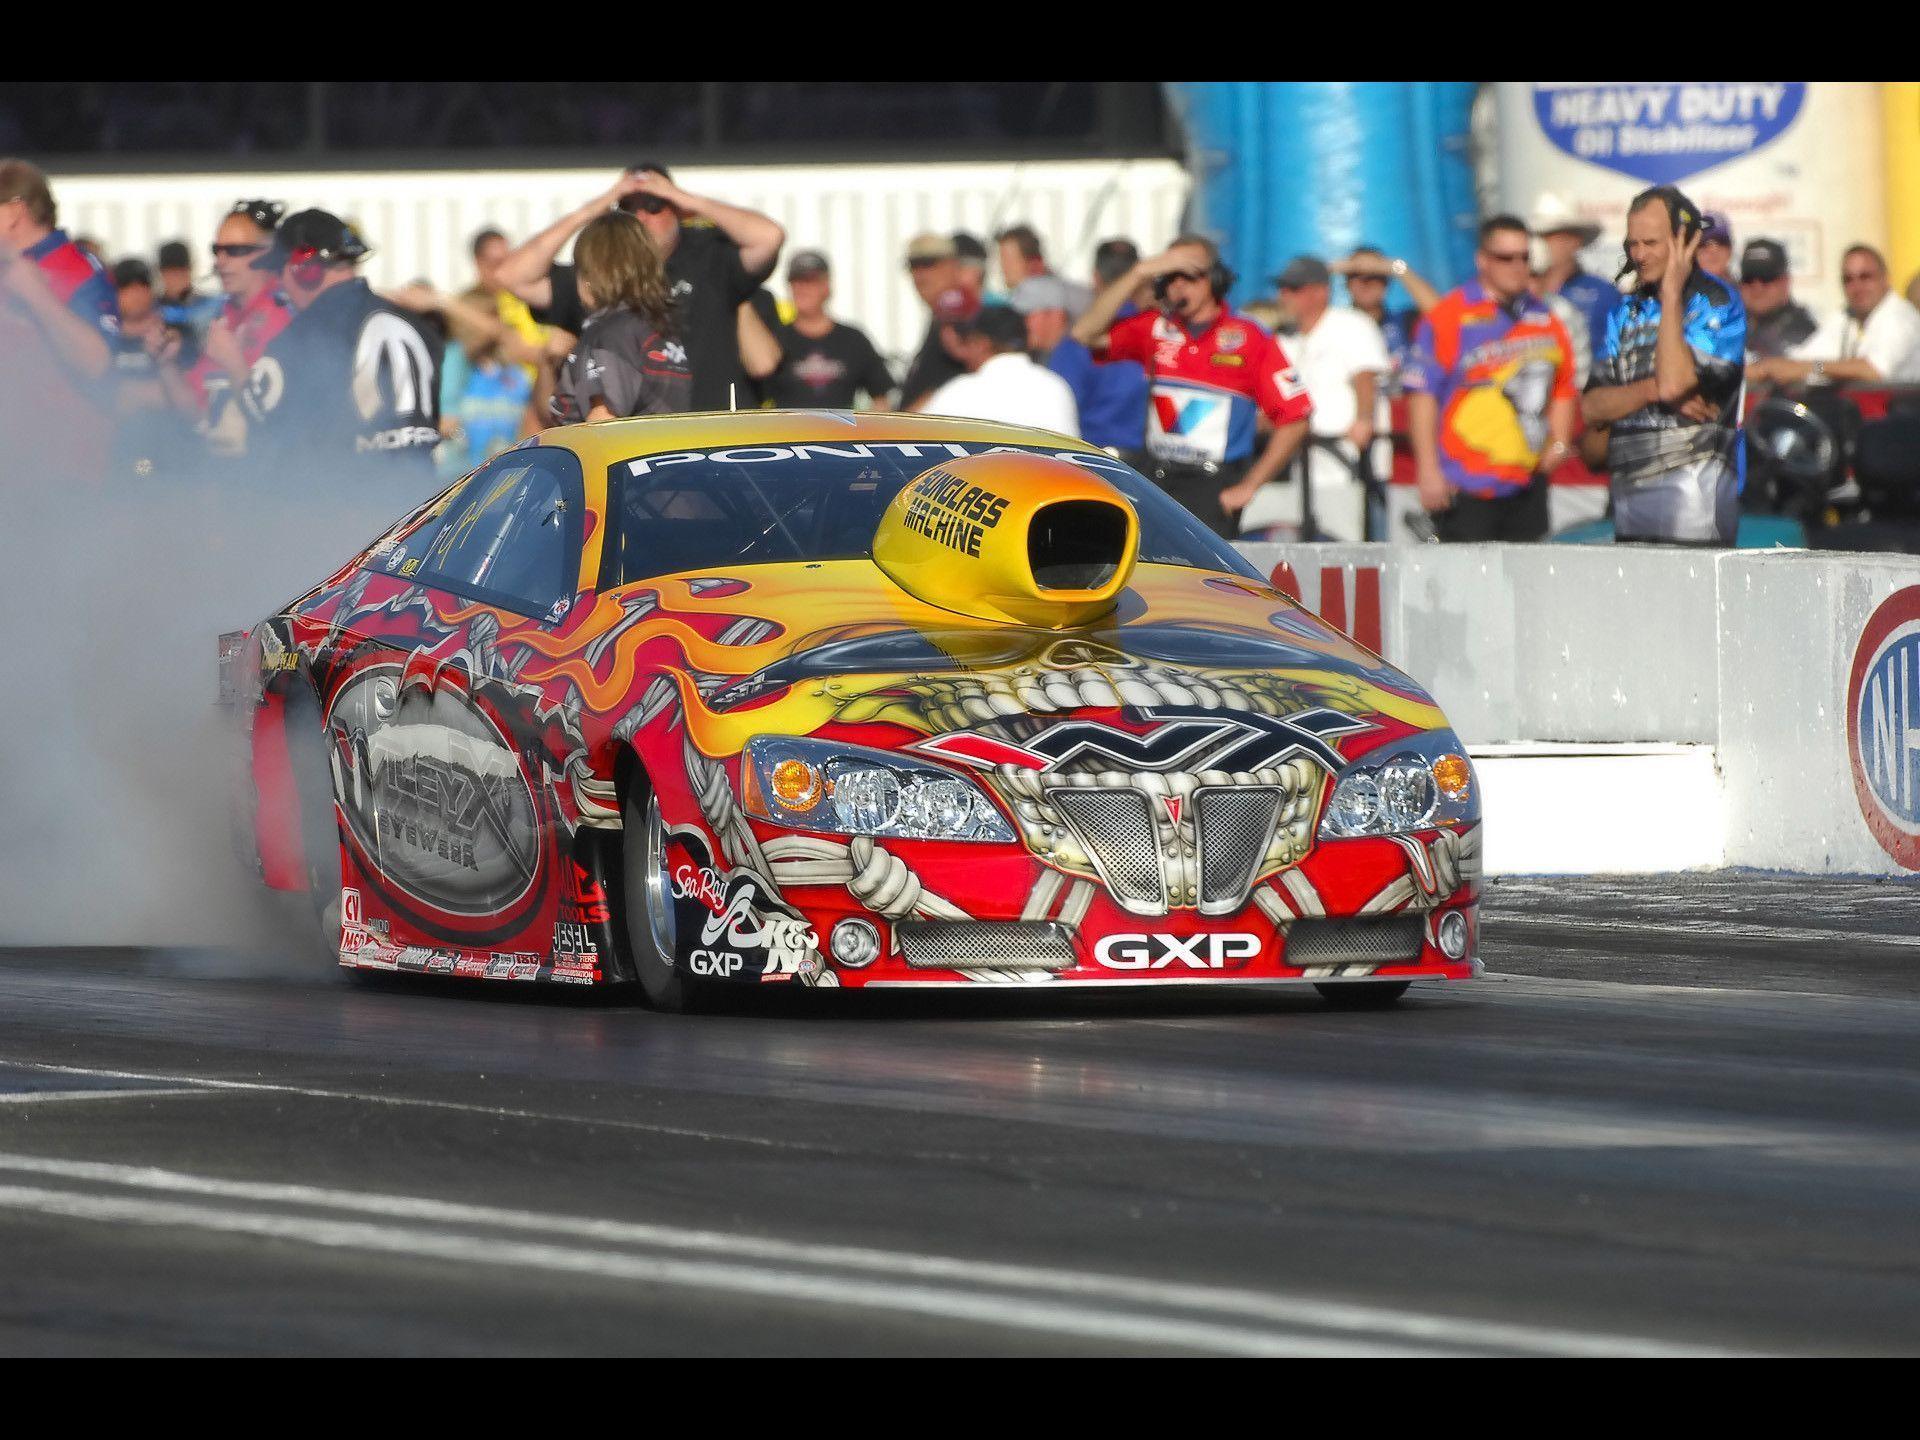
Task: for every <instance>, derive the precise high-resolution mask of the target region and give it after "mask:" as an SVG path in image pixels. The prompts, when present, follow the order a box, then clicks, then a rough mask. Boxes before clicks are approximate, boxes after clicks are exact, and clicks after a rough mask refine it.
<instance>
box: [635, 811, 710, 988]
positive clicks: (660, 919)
mask: <svg viewBox="0 0 1920 1440" xmlns="http://www.w3.org/2000/svg"><path fill="white" fill-rule="evenodd" d="M620 814H621V823H622V825H623V826H624V837H625V843H624V844H623V845H622V846H621V856H620V866H621V881H622V890H623V894H624V896H625V905H624V906H623V909H624V910H625V912H626V913H625V914H624V915H623V916H622V917H621V920H622V923H623V924H624V925H625V926H626V930H627V948H628V949H629V950H630V951H631V952H632V954H633V968H634V973H635V974H636V975H637V976H638V977H639V979H640V993H641V994H642V995H644V996H645V997H646V1002H647V1004H648V1006H649V1007H651V1008H652V1009H655V1010H659V1011H663V1012H664V1013H666V1014H669V1015H685V1014H689V1013H691V1012H693V1011H696V1010H698V1009H700V1007H701V1005H702V1003H703V1001H704V1000H705V999H706V998H707V997H706V990H707V987H706V986H705V985H703V984H701V983H700V982H699V981H698V980H696V979H694V978H693V977H692V976H691V975H687V974H685V973H683V972H682V971H681V970H680V969H679V967H678V966H676V965H675V963H674V957H675V956H676V955H677V954H678V953H679V943H678V935H677V930H678V926H677V923H676V914H675V909H674V903H673V885H672V882H671V880H670V878H669V876H668V874H667V827H666V822H665V821H663V820H662V819H661V818H660V800H659V797H658V796H656V795H655V794H654V793H653V790H652V788H651V787H650V786H648V785H647V784H646V783H645V782H644V781H642V780H638V779H636V780H635V782H634V785H633V788H632V790H631V791H630V792H629V794H628V795H627V798H626V800H625V801H624V802H623V803H622V805H621V811H620Z"/></svg>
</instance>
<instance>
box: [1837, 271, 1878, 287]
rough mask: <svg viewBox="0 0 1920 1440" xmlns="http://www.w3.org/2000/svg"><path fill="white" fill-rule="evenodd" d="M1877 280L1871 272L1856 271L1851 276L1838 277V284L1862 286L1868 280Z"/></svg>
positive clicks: (1874, 273)
mask: <svg viewBox="0 0 1920 1440" xmlns="http://www.w3.org/2000/svg"><path fill="white" fill-rule="evenodd" d="M1879 278H1880V276H1879V275H1878V274H1877V273H1876V272H1874V271H1872V270H1856V271H1854V273H1853V274H1851V275H1842V276H1841V277H1840V283H1841V284H1842V285H1863V284H1865V283H1866V282H1867V281H1869V280H1878V279H1879Z"/></svg>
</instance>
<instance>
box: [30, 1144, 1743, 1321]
mask: <svg viewBox="0 0 1920 1440" xmlns="http://www.w3.org/2000/svg"><path fill="white" fill-rule="evenodd" d="M0 1172H10V1173H12V1174H15V1175H20V1176H29V1175H30V1176H35V1177H41V1178H46V1179H60V1180H66V1181H69V1182H83V1183H87V1184H93V1185H105V1186H113V1187H117V1188H118V1189H119V1190H120V1191H122V1192H127V1191H133V1192H148V1193H146V1194H135V1195H127V1194H124V1193H123V1194H119V1195H113V1194H106V1195H103V1194H98V1193H90V1192H85V1191H70V1190H51V1189H44V1188H41V1187H37V1186H24V1185H0V1208H12V1209H23V1210H32V1211H38V1212H40V1213H43V1214H49V1215H57V1216H63V1217H67V1218H73V1219H86V1220H101V1221H111V1222H126V1223H135V1224H152V1225H177V1226H186V1227H189V1228H194V1229H202V1230H212V1231H217V1232H226V1233H237V1234H246V1235H254V1236H261V1237H265V1238H271V1239H280V1240H293V1241H299V1242H304V1243H308V1244H313V1245H321V1246H329V1247H338V1248H349V1249H363V1250H374V1251H381V1252H385V1253H392V1254H406V1255H414V1256H419V1257H422V1258H431V1259H444V1260H452V1261H458V1262H460V1263H463V1264H490V1265H503V1266H518V1267H531V1268H536V1269H546V1270H556V1271H565V1272H570V1273H579V1274H591V1275H603V1276H610V1277H612V1278H615V1279H627V1280H635V1281H641V1282H649V1283H655V1284H666V1285H677V1286H686V1287H692V1288H699V1289H708V1290H718V1291H728V1292H732V1293H737V1294H752V1295H758V1296H762V1297H767V1298H783V1299H789V1300H795V1301H801V1302H810V1303H820V1304H829V1305H843V1306H852V1307H856V1308H869V1309H880V1310H891V1311H899V1312H905V1313H913V1314H921V1315H928V1316H934V1317H939V1318H946V1319H954V1320H963V1321H972V1322H978V1323H984V1324H989V1325H998V1326H1003V1327H1009V1328H1015V1329H1025V1330H1040V1331H1049V1332H1053V1333H1058V1334H1067V1335H1077V1336H1082V1337H1085V1338H1089V1339H1112V1340H1125V1341H1128V1342H1130V1343H1138V1344H1145V1345H1150V1346H1155V1347H1174V1348H1185V1349H1197V1350H1208V1351H1215V1352H1219V1353H1226V1354H1259V1355H1272V1354H1296V1355H1302V1354H1369V1355H1381V1354H1405V1353H1444V1352H1456V1353H1457V1352H1461V1351H1473V1350H1481V1351H1489V1350H1490V1351H1497V1352H1508V1353H1523V1354H1548V1355H1675V1354H1705V1353H1710V1352H1707V1351H1704V1350H1701V1349H1699V1348H1698V1347H1693V1346H1685V1345H1673V1344H1668V1343H1665V1342H1661V1341H1654V1340H1647V1339H1642V1338H1637V1337H1627V1336H1615V1335H1602V1334H1593V1333H1587V1332H1581V1331H1569V1330H1561V1329H1553V1328H1543V1327H1539V1326H1532V1325H1507V1324H1499V1323H1491V1322H1486V1321H1479V1320H1467V1319H1459V1318H1454V1317H1449V1316H1441V1315H1430V1314H1422V1313H1419V1312H1414V1311H1407V1310H1397V1309H1388V1308H1384V1307H1378V1306H1367V1305H1354V1304H1348V1303H1344V1302H1336V1301H1323V1300H1314V1299H1307V1298H1300V1297H1293V1296H1286V1295H1280V1294H1275V1293H1271V1292H1264V1291H1256V1290H1242V1289H1233V1288H1227V1287H1215V1286H1206V1285H1192V1284H1182V1283H1177V1282H1164V1281H1156V1280H1149V1279H1142V1278H1138V1277H1132V1276H1124V1275H1110V1274H1101V1273H1097V1272H1091V1271H1077V1270H1063V1269H1054V1268H1048V1267H1040V1266H1029V1265H1011V1264H1004V1263H998V1262H991V1261H975V1260H963V1259H959V1258H956V1257H951V1256H939V1255H921V1254H914V1253H909V1252H903V1251H890V1250H880V1249H873V1248H869V1247H863V1246H847V1245H818V1244H805V1243H801V1242H797V1241H788V1240H776V1239H770V1238H767V1237H765V1236H758V1235H744V1234H729V1233H725V1232H721V1231H713V1230H696V1229H690V1228H683V1227H679V1226H670V1225H659V1224H643V1223H632V1222H626V1221H616V1220H603V1219H596V1218H591V1217H573V1216H564V1215H548V1214H540V1213H535V1212H530V1211H523V1210H509V1209H503V1208H500V1207H496V1206H483V1205H469V1204H461V1203H457V1202H444V1201H438V1200H430V1199H422V1198H416V1197H412V1196H402V1195H383V1194H378V1193H370V1192H363V1191H353V1190H338V1189H331V1188H326V1187H320V1186H311V1185H294V1184H284V1183H278V1182H263V1181H242V1180H224V1179H220V1178H218V1177H214V1176H203V1175H190V1174H185V1173H183V1172H179V1171H172V1170H163V1169H158V1168H154V1167H146V1166H131V1165H118V1164H109V1163H104V1162H99V1161H83V1160H61V1159H56V1158H53V1157H48V1156H35V1155H16V1154H6V1153H0ZM153 1192H158V1193H159V1194H161V1195H167V1196H189V1197H192V1198H191V1199H190V1200H175V1199H155V1198H152V1194H153ZM207 1202H233V1203H228V1204H219V1203H207ZM242 1206H246V1207H252V1208H241V1207H242ZM267 1207H282V1208H281V1209H279V1210H277V1211H276V1210H275V1209H271V1208H267ZM286 1207H291V1208H292V1209H293V1210H295V1211H296V1212H298V1211H312V1210H322V1211H334V1212H337V1213H345V1214H349V1215H354V1216H368V1217H377V1221H375V1220H366V1219H354V1220H342V1219H336V1218H332V1217H314V1216H312V1215H307V1214H301V1213H287V1208H286ZM396 1221H405V1222H426V1223H428V1224H430V1225H432V1226H433V1227H435V1228H432V1229H422V1228H416V1226H415V1225H411V1224H409V1225H400V1224H395V1223H392V1222H396ZM450 1227H464V1229H465V1230H466V1231H474V1230H480V1231H495V1232H498V1231H506V1232H509V1233H512V1232H529V1231H530V1232H534V1233H537V1234H539V1235H541V1236H543V1237H553V1236H562V1237H566V1238H568V1239H572V1240H576V1241H585V1242H592V1244H593V1248H583V1247H581V1246H578V1245H555V1244H552V1243H545V1242H540V1243H536V1242H527V1241H520V1240H508V1239H503V1238H501V1237H500V1236H499V1235H498V1234H494V1235H487V1234H472V1233H463V1232H462V1230H460V1229H455V1228H450ZM613 1247H620V1248H613ZM636 1250H652V1251H655V1252H664V1253H656V1254H652V1255H647V1254H636V1253H633V1252H634V1251H636Z"/></svg>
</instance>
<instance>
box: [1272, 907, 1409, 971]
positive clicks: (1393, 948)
mask: <svg viewBox="0 0 1920 1440" xmlns="http://www.w3.org/2000/svg"><path fill="white" fill-rule="evenodd" d="M1425 936H1426V922H1425V921H1423V920H1422V919H1421V918H1420V917H1419V916H1418V915H1382V916H1378V917H1374V916H1359V917H1355V918H1351V919H1342V920H1296V921H1294V922H1293V925H1292V927H1291V928H1290V929H1289V930H1288V931H1287V948H1286V950H1285V951H1284V952H1282V954H1281V957H1280V958H1281V960H1282V962H1283V963H1285V964H1288V965H1297V966H1306V965H1392V964H1395V963H1397V962H1400V961H1404V960H1418V959H1419V958H1420V943H1421V941H1422V940H1423V939H1424V938H1425Z"/></svg>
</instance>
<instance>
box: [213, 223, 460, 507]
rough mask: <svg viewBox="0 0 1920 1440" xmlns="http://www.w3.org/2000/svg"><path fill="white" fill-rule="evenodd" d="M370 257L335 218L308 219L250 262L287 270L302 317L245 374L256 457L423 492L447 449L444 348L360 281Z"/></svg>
mask: <svg viewBox="0 0 1920 1440" xmlns="http://www.w3.org/2000/svg"><path fill="white" fill-rule="evenodd" d="M369 253H370V250H369V247H368V246H367V244H366V242H365V241H363V240H361V238H360V237H359V235H357V234H356V233H355V232H354V230H353V227H352V226H350V225H348V224H347V223H346V222H345V221H343V220H341V219H340V218H339V217H338V216H337V215H330V214H328V213H327V212H326V211H325V210H302V211H301V212H300V213H298V214H297V215H289V216H288V217H287V218H286V221H285V222H284V223H283V224H282V225H281V227H280V230H279V233H278V235H277V236H276V237H275V239H274V243H273V246H272V248H271V249H270V250H268V251H267V253H266V254H264V255H262V256H261V257H260V258H259V259H257V260H255V261H254V262H253V263H254V264H255V266H257V267H258V268H261V269H269V270H272V269H278V270H281V271H282V272H283V273H282V285H283V288H284V290H285V293H286V296H287V301H288V303H289V304H290V305H291V306H292V307H293V310H294V317H293V321H292V323H291V324H289V325H288V326H287V328H286V329H285V330H282V331H281V332H280V334H279V335H278V336H276V337H275V338H274V340H273V343H272V344H270V345H268V346H267V349H266V353H265V354H263V355H262V356H261V357H260V358H259V360H257V361H255V362H254V365H253V368H252V370H251V372H250V373H249V375H248V377H247V385H246V390H245V392H244V393H243V394H242V396H241V404H242V406H243V407H244V409H245V412H246V416H247V435H248V438H247V452H248V454H249V456H257V457H259V458H260V459H261V460H263V461H265V462H266V463H268V464H271V465H273V466H274V467H275V468H276V469H278V470H281V471H286V470H292V471H294V472H296V473H297V474H299V475H302V476H304V477H310V478H313V479H322V480H324V479H331V478H332V477H333V476H335V475H345V474H352V475H355V476H357V477H364V478H368V479H375V478H378V479H381V480H390V481H393V482H395V483H396V484H399V485H402V486H406V487H408V488H409V489H410V490H415V491H417V492H418V493H419V494H425V493H426V491H427V490H428V489H430V488H431V486H432V484H433V479H434V471H433V447H434V446H435V445H437V444H439V442H440V430H439V415H440V403H439V369H440V357H439V353H438V347H437V346H435V345H434V344H433V342H432V341H431V340H429V339H428V338H427V336H426V335H425V334H424V333H422V331H421V330H420V329H419V328H418V327H417V326H416V325H415V324H414V323H413V321H412V319H411V318H410V317H409V316H408V315H407V314H406V312H404V311H402V310H401V309H399V308H398V307H397V306H394V305H391V304H389V303H388V302H387V301H385V300H383V299H381V298H380V297H379V296H378V295H376V294H374V293H373V291H372V290H371V289H370V288H369V287H368V285H367V282H366V281H365V280H363V279H361V278H360V276H359V274H358V273H357V272H356V271H355V269H354V267H355V266H356V265H358V264H359V262H360V261H361V260H362V259H363V258H364V257H365V256H366V255H368V254H369ZM416 482H417V483H416ZM408 498H414V497H413V496H412V495H409V497H408Z"/></svg>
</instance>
